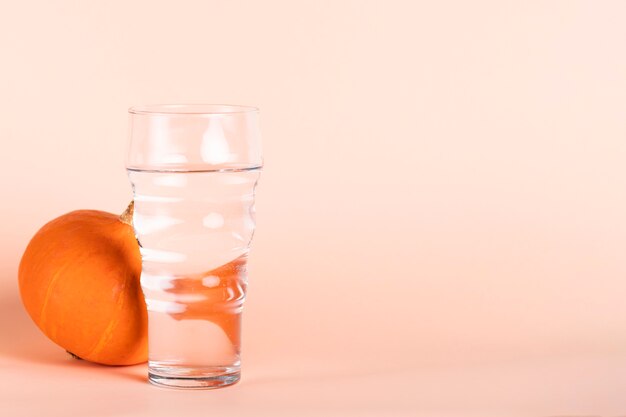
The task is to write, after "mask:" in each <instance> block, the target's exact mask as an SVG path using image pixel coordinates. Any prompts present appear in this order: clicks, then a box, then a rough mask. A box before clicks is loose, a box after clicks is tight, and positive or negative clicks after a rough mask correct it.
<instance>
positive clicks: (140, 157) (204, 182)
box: [127, 104, 262, 388]
mask: <svg viewBox="0 0 626 417" xmlns="http://www.w3.org/2000/svg"><path fill="white" fill-rule="evenodd" d="M129 112H130V147H129V153H128V159H127V170H128V176H129V178H130V182H131V183H132V187H133V194H134V201H135V207H134V214H133V225H134V228H135V235H136V237H137V241H138V242H139V246H140V251H141V257H142V272H141V287H142V290H143V293H144V296H145V299H146V304H147V306H148V339H149V341H148V357H149V362H148V369H149V380H150V382H152V383H153V384H156V385H161V386H166V387H174V388H219V387H223V386H227V385H231V384H234V383H235V382H237V381H238V380H239V378H240V351H241V312H242V308H243V303H244V299H245V295H246V285H247V273H246V262H247V257H248V251H249V247H250V241H251V239H252V235H253V233H254V227H255V221H254V191H255V187H256V184H257V180H258V178H259V174H260V171H261V166H262V157H261V138H260V131H259V123H258V118H259V112H258V109H256V108H254V107H246V106H230V105H195V104H194V105H152V106H140V107H133V108H131V109H130V110H129Z"/></svg>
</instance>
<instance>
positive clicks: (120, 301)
mask: <svg viewBox="0 0 626 417" xmlns="http://www.w3.org/2000/svg"><path fill="white" fill-rule="evenodd" d="M129 277H130V274H127V275H126V278H125V279H124V284H122V286H121V288H120V292H119V294H118V296H117V300H116V301H115V305H116V306H117V307H118V311H117V312H116V313H119V311H121V310H122V308H123V307H124V301H125V300H124V298H125V297H124V294H125V290H126V287H127V286H128V280H129ZM119 321H120V316H119V314H115V316H114V317H113V319H112V320H111V321H110V322H109V324H108V325H107V327H106V329H104V332H102V335H101V336H100V339H99V340H98V343H96V346H95V347H94V348H93V349H91V350H90V351H89V354H88V355H86V356H91V355H97V354H98V353H100V351H101V350H102V348H104V347H105V346H106V344H107V343H109V341H110V340H111V337H112V336H113V330H115V328H116V327H117V325H118V323H119Z"/></svg>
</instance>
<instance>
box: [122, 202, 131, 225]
mask: <svg viewBox="0 0 626 417" xmlns="http://www.w3.org/2000/svg"><path fill="white" fill-rule="evenodd" d="M134 210H135V201H131V202H130V204H129V205H128V207H126V210H124V213H122V214H121V215H120V221H121V222H122V223H125V224H127V225H129V226H131V227H132V225H133V211H134Z"/></svg>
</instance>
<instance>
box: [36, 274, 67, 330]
mask: <svg viewBox="0 0 626 417" xmlns="http://www.w3.org/2000/svg"><path fill="white" fill-rule="evenodd" d="M66 268H67V265H65V266H63V267H62V268H60V269H59V270H58V271H57V272H55V273H54V275H53V276H52V279H51V280H50V282H49V283H48V289H47V290H46V295H45V296H44V299H43V303H42V305H41V310H40V311H39V327H40V328H42V329H43V328H44V326H45V325H46V308H47V307H48V301H50V297H51V296H52V293H53V289H54V287H55V286H56V284H57V281H58V280H59V278H60V276H61V273H62V272H63V271H64V270H65V269H66ZM55 333H56V332H55Z"/></svg>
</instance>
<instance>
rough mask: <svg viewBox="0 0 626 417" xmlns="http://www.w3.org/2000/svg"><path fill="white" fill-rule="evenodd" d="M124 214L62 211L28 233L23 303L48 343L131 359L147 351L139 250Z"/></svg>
mask: <svg viewBox="0 0 626 417" xmlns="http://www.w3.org/2000/svg"><path fill="white" fill-rule="evenodd" d="M132 209H133V204H132V203H131V205H130V206H129V207H128V209H127V210H126V212H125V213H124V214H122V216H119V217H118V216H116V215H113V214H110V213H105V212H102V211H95V210H79V211H73V212H71V213H68V214H65V215H63V216H61V217H58V218H56V219H54V220H52V221H51V222H50V223H48V224H46V225H45V226H44V227H42V228H41V229H40V230H39V231H38V232H37V234H36V235H35V236H34V237H33V238H32V240H31V241H30V243H29V244H28V247H27V248H26V252H25V253H24V255H23V257H22V261H21V263H20V268H19V286H20V294H21V297H22V302H23V303H24V306H25V307H26V311H28V314H30V316H31V318H32V319H33V321H34V322H35V323H36V324H37V326H38V327H39V328H40V329H41V330H42V331H43V332H44V333H45V334H46V336H48V337H49V338H50V339H51V340H52V341H53V342H55V343H56V344H58V345H59V346H61V347H62V348H64V349H65V350H67V351H68V352H70V353H72V354H73V355H75V356H78V357H80V358H82V359H86V360H89V361H91V362H97V363H101V364H106V365H132V364H136V363H141V362H145V361H146V360H147V357H148V318H147V312H146V304H145V301H144V298H143V295H142V292H141V286H140V282H139V277H140V274H141V255H140V254H139V247H138V245H137V241H136V240H135V235H134V233H133V228H132V226H131V221H130V220H131V219H132Z"/></svg>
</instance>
